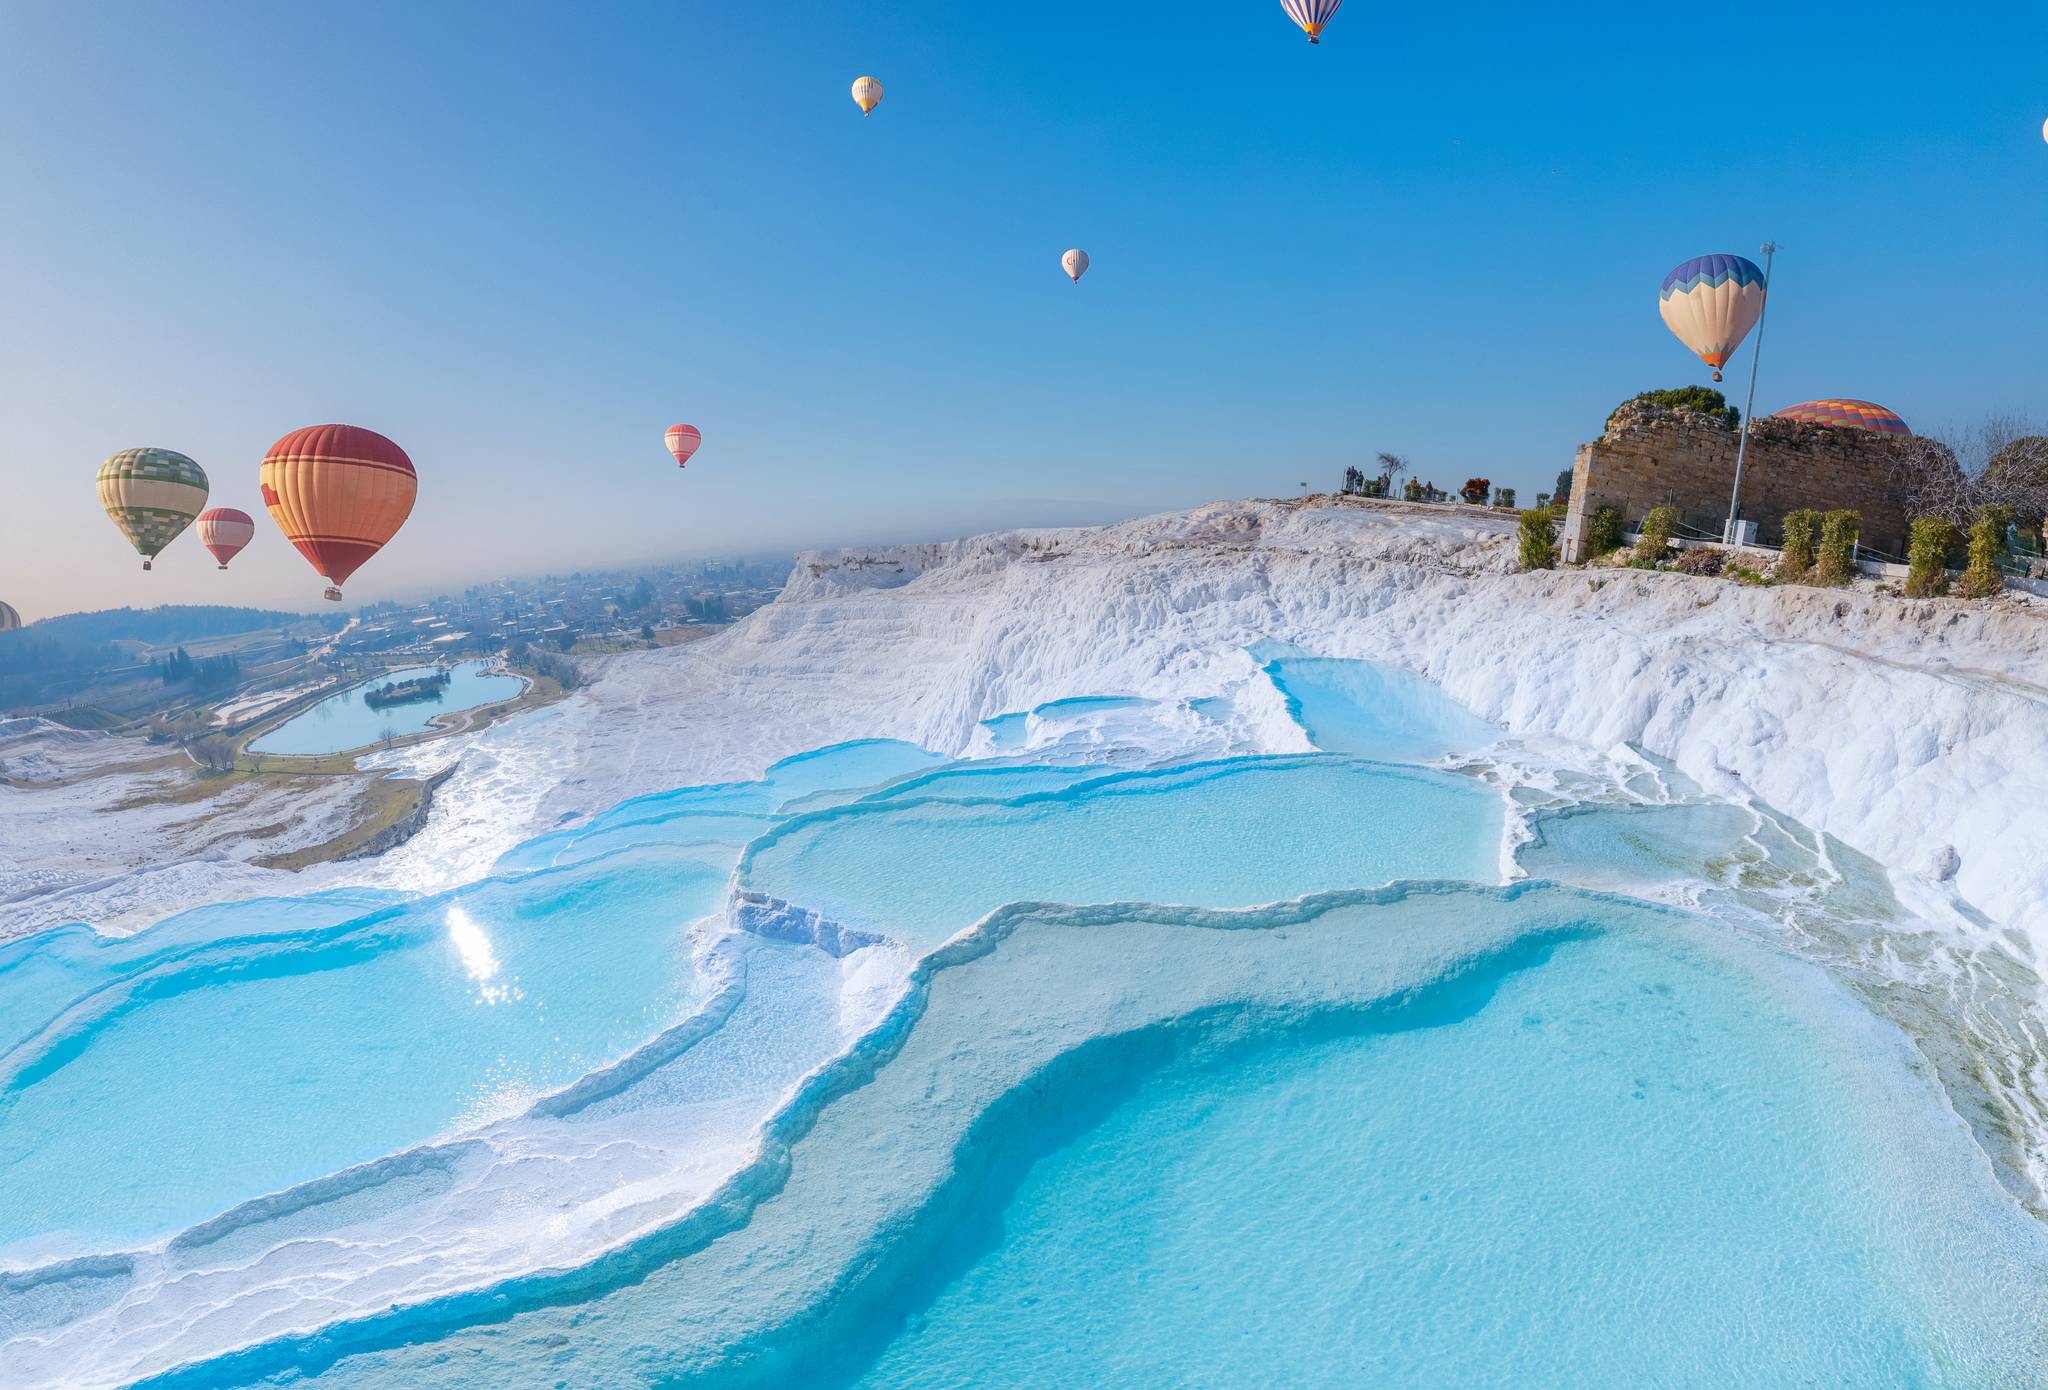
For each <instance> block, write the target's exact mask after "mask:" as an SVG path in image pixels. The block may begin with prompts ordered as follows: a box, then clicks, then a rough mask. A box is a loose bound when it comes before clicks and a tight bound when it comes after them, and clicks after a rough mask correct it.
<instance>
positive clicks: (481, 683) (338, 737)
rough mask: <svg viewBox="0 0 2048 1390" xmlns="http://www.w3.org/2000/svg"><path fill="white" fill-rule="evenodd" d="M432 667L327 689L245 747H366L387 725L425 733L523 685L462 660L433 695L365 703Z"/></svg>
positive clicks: (314, 750)
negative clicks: (441, 718)
mask: <svg viewBox="0 0 2048 1390" xmlns="http://www.w3.org/2000/svg"><path fill="white" fill-rule="evenodd" d="M433 671H434V668H433V667H431V666H414V667H407V668H406V669H404V670H401V671H387V672H385V673H384V674H383V675H381V676H378V677H376V678H375V679H372V680H368V681H365V682H363V684H361V685H359V686H356V687H355V688H354V689H352V690H344V691H343V692H342V693H341V694H339V695H330V696H328V697H327V698H326V699H324V700H322V701H321V702H320V703H319V704H317V705H315V706H313V708H311V709H309V710H307V711H306V712H305V713H304V714H301V715H297V716H295V717H294V718H292V719H289V720H287V721H286V722H285V723H283V724H280V725H279V726H278V727H277V728H275V729H272V730H271V731H270V732H269V733H267V734H265V735H263V736H262V737H261V738H259V739H257V740H256V741H255V742H254V743H252V744H250V745H249V751H250V752H251V753H295V754H302V755H309V756H318V755H320V754H325V753H342V752H346V751H347V750H349V749H351V748H367V747H369V746H370V745H371V744H374V743H377V742H380V741H381V740H382V739H383V738H384V736H385V734H386V732H387V731H388V732H390V733H391V734H393V735H395V736H396V737H399V738H404V737H406V736H407V735H409V734H418V733H425V732H426V731H427V730H428V729H429V728H431V727H432V726H433V720H434V716H435V715H437V714H450V713H453V712H454V711H456V710H465V709H475V708H476V707H477V706H478V705H489V704H495V703H497V702H498V701H500V700H509V699H511V698H512V697H514V696H515V695H517V694H519V692H520V691H521V690H523V689H524V688H525V685H526V683H525V682H524V681H522V680H521V679H520V678H519V677H518V676H508V675H505V674H504V673H502V672H495V671H491V670H490V669H488V663H487V662H483V661H464V662H461V663H459V664H458V665H456V666H454V667H452V668H450V670H449V672H448V686H447V688H446V689H445V690H443V691H442V692H441V693H440V694H439V695H437V696H435V697H434V698H433V699H431V700H415V701H409V702H407V703H405V704H402V705H387V706H385V707H384V708H383V709H371V708H370V707H369V706H368V705H367V704H365V703H364V698H365V697H366V696H367V695H368V694H369V693H370V692H371V691H373V690H378V689H381V688H382V687H384V686H387V685H392V684H395V683H397V682H399V681H408V680H412V679H414V678H415V677H417V676H427V675H432V674H433Z"/></svg>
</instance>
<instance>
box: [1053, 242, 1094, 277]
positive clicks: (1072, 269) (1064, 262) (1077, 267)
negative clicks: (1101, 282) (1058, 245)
mask: <svg viewBox="0 0 2048 1390" xmlns="http://www.w3.org/2000/svg"><path fill="white" fill-rule="evenodd" d="M1060 269H1061V270H1064V271H1066V272H1067V278H1068V279H1069V280H1072V281H1073V282H1074V283H1075V284H1077V285H1078V284H1080V283H1081V277H1082V276H1083V275H1086V274H1087V273H1088V253H1087V252H1086V251H1083V250H1082V249H1081V248H1080V247H1078V246H1076V247H1075V248H1074V249H1073V250H1071V251H1069V252H1067V253H1066V254H1065V255H1064V256H1061V257H1060Z"/></svg>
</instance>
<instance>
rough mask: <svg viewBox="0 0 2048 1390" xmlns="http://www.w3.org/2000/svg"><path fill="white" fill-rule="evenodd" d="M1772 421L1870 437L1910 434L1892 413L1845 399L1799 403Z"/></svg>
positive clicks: (1878, 407)
mask: <svg viewBox="0 0 2048 1390" xmlns="http://www.w3.org/2000/svg"><path fill="white" fill-rule="evenodd" d="M1771 418H1772V419H1774V420H1804V421H1805V422H1806V423H1807V424H1809V425H1834V426H1835V427H1837V428H1839V429H1845V430H1869V431H1870V432H1871V433H1872V434H1911V433H1912V432H1913V431H1911V430H1910V429H1908V428H1906V422H1905V421H1904V420H1901V419H1900V418H1899V417H1898V415H1897V414H1896V413H1894V412H1893V411H1889V410H1886V409H1885V408H1884V407H1883V406H1881V405H1873V404H1872V403H1871V402H1869V401H1852V400H1848V399H1841V400H1825V401H1801V402H1800V403H1799V404H1798V405H1788V406H1786V407H1785V408H1784V409H1783V410H1780V411H1777V412H1775V413H1774V414H1773V415H1772V416H1771Z"/></svg>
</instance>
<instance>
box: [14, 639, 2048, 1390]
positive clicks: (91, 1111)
mask: <svg viewBox="0 0 2048 1390" xmlns="http://www.w3.org/2000/svg"><path fill="white" fill-rule="evenodd" d="M1264 675H1265V678H1268V679H1271V680H1272V681H1273V683H1274V685H1275V686H1276V688H1278V689H1279V690H1280V691H1281V692H1282V694H1283V695H1284V696H1285V697H1286V698H1287V700H1288V701H1289V708H1290V709H1291V710H1292V711H1293V712H1294V714H1295V716H1296V718H1297V719H1298V720H1299V721H1300V722H1301V725H1302V727H1303V729H1304V730H1305V731H1306V732H1307V733H1308V734H1309V735H1310V737H1311V738H1312V739H1313V741H1314V742H1315V743H1316V744H1317V745H1318V746H1319V747H1321V748H1323V749H1324V750H1325V751H1322V752H1317V753H1309V754H1301V755H1290V756H1280V757H1243V758H1231V759H1224V760H1214V761H1203V762H1193V763H1185V764H1179V765H1172V766H1164V767H1142V768H1131V767H1122V768H1117V767H1105V766H1098V765H1093V764H1090V763H1086V762H1080V761H1075V762H1067V763H1055V762H1049V761H1047V760H1046V758H1045V757H1044V756H1040V757H1038V758H1036V759H1035V760H1034V759H1031V758H1025V757H1022V756H1012V757H1009V758H1001V757H998V758H996V759H993V760H990V761H985V762H965V763H962V762H949V761H947V760H945V759H942V758H939V757H936V756H935V755H933V754H931V753H930V752H928V751H926V750H923V749H919V748H916V747H914V746H912V745H910V744H906V743H900V742H894V741H888V740H869V741H861V742H855V743H849V744H841V745H835V746H833V747H830V748H825V749H820V750H817V751H816V752H814V753H810V754H805V755H802V756H799V757H796V758H792V759H788V760H785V761H784V762H781V763H778V764H776V765H775V766H773V767H771V768H770V769H768V770H767V772H766V773H765V774H764V775H763V776H762V777H761V778H759V779H757V780H753V781H747V782H736V783H726V784H719V785H712V786H702V787H690V788H682V789H678V790H675V791H670V792H664V793H661V794H658V795H654V796H647V797H640V798H636V799H634V800H631V801H628V802H624V803H621V804H619V805H616V806H613V807H610V808H608V809H606V810H603V811H601V812H600V813H598V814H596V815H594V816H591V817H590V818H588V819H579V820H577V821H576V822H575V823H573V824H567V825H563V826H561V827H559V828H557V829H555V830H553V831H552V832H550V833H548V834H546V835H542V836H539V837H537V838H535V839H533V840H530V841H528V842H527V843H525V844H523V845H521V846H519V847H517V848H516V849H514V850H512V851H511V852H509V853H508V854H506V855H505V856H504V857H503V858H502V860H501V861H500V862H499V864H498V865H497V866H496V869H495V870H494V872H493V874H492V875H490V876H489V877H487V878H485V879H483V880H481V881H479V882H477V883H474V884H470V885H468V886H465V887H463V888H461V889H458V890H456V891H455V892H452V893H447V894H442V895H438V896H435V897H431V898H412V897H406V896H402V895H396V894H378V893H365V892H349V893H338V894H327V895H321V896H316V897H311V898H305V899H296V900H282V901H269V902H250V903H239V904H229V905H223V906H220V907H216V908H209V909H204V910H202V911H200V912H196V913H190V914H186V915H185V916H184V917H181V918H177V919H173V920H171V921H169V922H166V923H163V924H161V925H160V926H158V927H156V928H154V929H152V930H151V931H149V932H145V933H142V934H140V935H138V936H136V937H133V938H128V939H125V940H108V939H104V938H100V937H97V936H95V935H94V934H93V933H91V932H89V931H87V930H85V929H84V928H77V929H71V930H67V931H63V932H57V933H50V934H46V935H44V936H42V937H39V938H35V939H33V940H31V941H27V942H18V943H14V944H12V945H10V946H8V947H6V948H0V1025H4V1026H0V1184H4V1188H0V1198H4V1200H0V1265H4V1266H5V1268H0V1361H5V1362H7V1363H8V1364H9V1365H10V1367H11V1369H12V1371H13V1373H14V1379H15V1380H18V1381H20V1383H22V1384H23V1385H33V1386H43V1385H67V1386H68V1385H74V1384H82V1385H98V1384H110V1385H111V1384H121V1383H128V1382H133V1381H142V1382H144V1383H148V1384H151V1385H159V1386H193V1387H201V1386H203V1387H216V1386H229V1385H245V1384H248V1385H254V1384H304V1383H317V1384H320V1385H323V1386H333V1387H344V1386H347V1387H354V1386H360V1387H378V1388H379V1390H401V1387H402V1390H436V1388H437V1387H446V1390H455V1388H456V1387H463V1388H464V1390H467V1387H474V1386H476V1385H486V1384H487V1385H520V1386H524V1385H550V1386H560V1387H588V1388H589V1390H621V1388H622V1387H649V1390H651V1388H652V1387H656V1386H660V1387H684V1386H707V1387H717V1390H736V1387H742V1386H748V1387H751V1386H772V1385H797V1384H800V1385H806V1386H822V1387H842V1388H844V1390H851V1388H852V1387H860V1388H861V1390H866V1388H867V1387H880V1386H905V1387H925V1386H929V1387H934V1390H936V1387H956V1386H989V1387H996V1386H1013V1385H1048V1386H1050V1385H1072V1384H1101V1385H1113V1386H1133V1387H1136V1386H1153V1385H1161V1384H1187V1385H1210V1384H1215V1385H1241V1384H1290V1385H1344V1386H1389V1387H1392V1386H1410V1385H1417V1384H1429V1385H1447V1386H1467V1385H1470V1386H1480V1385H1493V1384H1503V1383H1505V1384H1515V1385H1525V1386H1552V1385H1555V1386H1579V1385H1603V1386H1604V1385H1647V1384H1656V1385H1669V1386H1674V1387H1690V1386H1699V1387H1703V1390H1704V1387H1718V1386H1737V1387H1741V1386H1757V1387H1765V1386H1770V1387H1775V1386H1780V1385H1814V1384H1828V1385H1835V1384H1848V1385H1858V1386H1862V1385H1915V1386H1926V1387H1958V1390H1960V1388H1961V1387H1971V1390H1976V1388H1977V1387H2007V1386H2010V1387H2022V1386H2034V1385H2038V1384H2040V1383H2042V1379H2043V1373H2044V1369H2048V1352H2044V1348H2048V1233H2044V1230H2043V1228H2042V1227H2041V1226H2040V1225H2039V1224H2038V1223H2036V1222H2035V1221H2033V1220H2032V1219H2031V1218H2029V1217H2028V1216H2026V1215H2025V1214H2024V1213H2022V1212H2021V1211H2020V1210H2019V1209H2018V1207H2017V1206H2016V1205H2015V1204H2014V1203H2013V1202H2012V1201H2011V1199H2010V1198H2009V1197H2008V1196H2007V1194H2006V1193H2005V1192H2004V1190H2003V1189H2001V1188H2000V1187H1999V1185H1998V1184H1997V1182H1996V1180H1995V1179H1994V1178H1993V1176H1992V1174H1991V1170H1990V1165H1989V1162H1988V1160H1987V1159H1986V1156H1985V1153H1984V1151H1983V1150H1982V1149H1980V1148H1979V1147H1978V1146H1977V1145H1976V1143H1975V1142H1974V1141H1973V1138H1972V1136H1971V1134H1970V1133H1969V1131H1968V1130H1967V1129H1966V1127H1965V1126H1964V1125H1963V1124H1962V1123H1961V1122H1960V1121H1959V1120H1958V1119H1957V1118H1956V1115H1955V1114H1954V1113H1953V1111H1952V1110H1951V1109H1950V1107H1949V1105H1948V1103H1947V1101H1946V1099H1945V1098H1944V1096H1943V1095H1942V1094H1941V1092H1940V1091H1939V1090H1938V1089H1937V1087H1936V1085H1935V1084H1934V1082H1933V1080H1932V1078H1931V1077H1930V1075H1929V1072H1928V1069H1927V1067H1926V1066H1925V1064H1924V1062H1923V1061H1922V1060H1921V1059H1920V1058H1919V1056H1918V1055H1917V1054H1916V1053H1915V1052H1914V1050H1913V1048H1912V1046H1911V1045H1910V1044H1909V1043H1908V1041H1907V1040H1906V1038H1905V1037H1904V1036H1903V1035H1902V1034H1901V1033H1900V1032H1899V1031H1898V1030H1897V1029H1896V1028H1894V1027H1892V1026H1891V1025H1889V1024H1885V1023H1882V1022H1879V1021H1878V1020H1876V1019H1875V1018H1874V1017H1873V1016H1872V1015H1870V1014H1869V1013H1868V1012H1867V1011H1866V1010H1865V1009H1863V1008H1862V1007H1860V1006H1859V1005H1858V1004H1857V1003H1856V1002H1855V1001H1854V1000H1853V999H1852V998H1851V997H1850V996H1849V995H1848V994H1847V993H1846V992H1845V991H1844V989H1843V988H1842V987H1841V986H1840V985H1838V984H1837V983H1836V982H1835V981H1834V980H1833V979H1832V978H1831V977H1829V976H1828V975H1826V974H1824V973H1823V972H1822V971H1821V970H1820V969H1819V968H1818V967H1816V966H1814V965H1811V964H1807V963H1804V962H1802V961H1798V960H1794V959H1792V958H1791V957H1789V956H1787V955H1784V954H1782V953H1781V952H1779V951H1777V950H1775V949H1772V948H1770V947H1768V946H1765V945H1763V944H1761V942H1760V941H1758V940H1755V939H1752V938H1751V937H1749V936H1747V935H1744V934H1742V933H1740V932H1736V931H1732V930H1731V929H1730V928H1729V926H1728V924H1727V923H1726V922H1711V921H1708V920H1705V919H1703V918H1701V917H1698V916H1695V915H1691V914H1689V913H1684V912H1678V911H1673V910H1669V909H1664V908H1653V907H1650V906H1646V905H1644V904H1641V903H1638V902H1634V901H1632V900H1630V899H1627V898H1623V897H1619V896H1613V895H1609V894H1603V893H1596V892H1590V891H1582V890H1573V889H1566V888H1562V887H1558V886H1554V885H1545V884H1528V883H1523V884H1517V885H1512V886H1502V885H1501V884H1500V878H1501V875H1502V872H1503V866H1504V864H1505V863H1506V860H1505V857H1504V853H1503V847H1504V844H1505V843H1506V842H1507V841H1508V839H1509V838H1510V833H1509V826H1508V825H1507V823H1506V813H1507V807H1508V804H1509V803H1508V800H1507V798H1506V797H1505V796H1504V795H1503V794H1502V792H1501V791H1500V790H1499V789H1498V788H1497V787H1495V786H1492V785H1489V784H1488V783H1486V782H1483V781H1481V780H1479V779H1478V778H1476V777H1471V776H1466V775H1462V774H1460V773H1457V772H1452V771H1446V770H1442V768H1441V767H1425V766H1419V765H1417V764H1419V763H1424V762H1433V763H1441V762H1442V761H1443V760H1445V759H1453V758H1455V757H1456V756H1457V755H1458V754H1461V753H1465V752H1470V751H1473V750H1475V749H1479V748H1483V747H1485V746H1486V745H1488V744H1490V743H1492V742H1493V741H1495V739H1496V738H1497V732H1496V731H1494V730H1492V729H1490V728H1489V727H1487V726H1486V725H1484V724H1483V723H1481V722H1480V721H1477V720H1475V719H1473V718H1472V717H1471V716H1470V715H1469V714H1467V713H1466V712H1464V711H1462V710H1459V709H1457V707H1456V706H1454V705H1451V704H1450V703H1449V702H1448V701H1446V700H1444V699H1443V697H1442V695H1441V693H1440V692H1438V691H1436V690H1435V689H1434V688H1433V687H1429V686H1428V685H1426V683H1422V682H1419V681H1417V680H1415V679H1414V678H1413V677H1406V676H1402V675H1401V674H1400V673H1395V672H1388V671H1385V670H1382V669H1378V668H1362V667H1359V666H1357V664H1355V663H1339V662H1325V661H1317V660H1308V659H1301V658H1294V657H1287V656H1277V657H1273V658H1272V659H1271V660H1268V661H1267V662H1266V664H1265V668H1264ZM1104 710H1107V711H1109V712H1110V714H1111V716H1112V717H1120V716H1121V713H1122V712H1126V711H1130V712H1137V713H1142V711H1141V710H1139V709H1138V707H1137V706H1136V705H1133V704H1130V703H1128V702H1127V697H1104V698H1103V699H1101V700H1092V699H1077V701H1068V702H1059V703H1058V704H1057V705H1055V706H1049V707H1044V709H1042V710H1041V711H1037V712H1034V714H1033V716H1032V717H1035V718H1054V719H1057V718H1060V717H1063V716H1064V715H1066V714H1068V713H1072V712H1076V711H1078V712H1080V714H1081V715H1082V717H1086V718H1094V717H1096V716H1097V714H1098V713H1100V712H1101V711H1104ZM1046 711H1049V713H1047V712H1046ZM1075 756H1076V757H1078V756H1080V753H1079V752H1076V754H1075ZM1446 765H1449V764H1446ZM1750 823H1751V818H1749V817H1747V816H1746V815H1738V814H1734V813H1731V812H1727V811H1724V810H1723V809H1721V808H1718V807H1715V806H1708V805H1698V806H1689V807H1685V808H1672V809H1668V810H1655V811H1636V810H1628V811H1616V810H1601V811H1588V812H1587V813H1585V814H1583V815H1576V816H1575V815H1572V814H1570V813H1569V812H1562V813H1558V814H1554V815H1552V816H1550V817H1549V818H1547V819H1546V820H1544V821H1543V823H1542V824H1541V826H1540V827H1539V831H1538V833H1537V834H1536V836H1535V838H1533V839H1532V840H1531V841H1530V842H1529V843H1528V844H1527V845H1526V846H1525V849H1524V855H1523V861H1524V863H1525V864H1529V865H1532V866H1541V865H1543V864H1546V863H1549V864H1554V865H1558V866H1560V868H1562V867H1563V866H1567V865H1569V866H1572V867H1573V868H1575V869H1577V870H1581V871H1584V870H1587V869H1588V868H1591V869H1593V870H1601V869H1602V866H1606V868H1605V870H1604V872H1605V874H1606V876H1605V877H1603V876H1602V874H1601V873H1600V872H1595V873H1593V874H1592V877H1593V879H1594V880H1595V881H1598V882H1600V883H1602V884H1606V883H1609V882H1611V883H1612V884H1613V885H1614V886H1616V887H1625V886H1629V885H1632V884H1636V883H1648V882H1652V881H1664V880H1668V879H1669V877H1670V876H1671V875H1673V874H1677V873H1682V872H1688V871H1689V870H1688V869H1687V868H1686V866H1687V865H1688V864H1690V863H1692V862H1694V860H1693V858H1689V856H1701V855H1706V856H1714V855H1722V856H1725V855H1726V854H1727V853H1730V852H1732V851H1731V850H1730V846H1731V845H1735V844H1740V845H1741V846H1743V847H1745V852H1748V853H1753V854H1762V853H1765V852H1767V846H1766V842H1765V841H1764V840H1763V839H1760V838H1759V837H1758V836H1757V835H1756V834H1755V833H1754V831H1753V829H1752V830H1748V831H1746V830H1745V826H1747V825H1750ZM729 889H736V890H738V892H739V895H740V896H739V898H738V899H737V900H736V901H737V906H736V908H735V910H734V911H733V912H732V913H731V914H730V915H728V914H726V913H725V912H724V911H722V908H723V907H724V905H725V904H727V902H728V898H727V893H728V890H729ZM407 1154H410V1155H411V1157H406V1155H407ZM390 1155H398V1156H399V1157H401V1158H404V1159H405V1161H403V1162H399V1161H394V1160H393V1159H391V1158H389V1157H384V1156H390ZM696 1168H701V1170H702V1171H701V1172H697V1171H695V1169H696ZM337 1174H340V1175H342V1176H341V1177H340V1178H336V1177H334V1176H330V1175H337ZM679 1174H680V1175H681V1176H680V1177H679V1176H678V1175H679ZM692 1194H694V1195H692ZM224 1213H225V1214H224Z"/></svg>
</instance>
